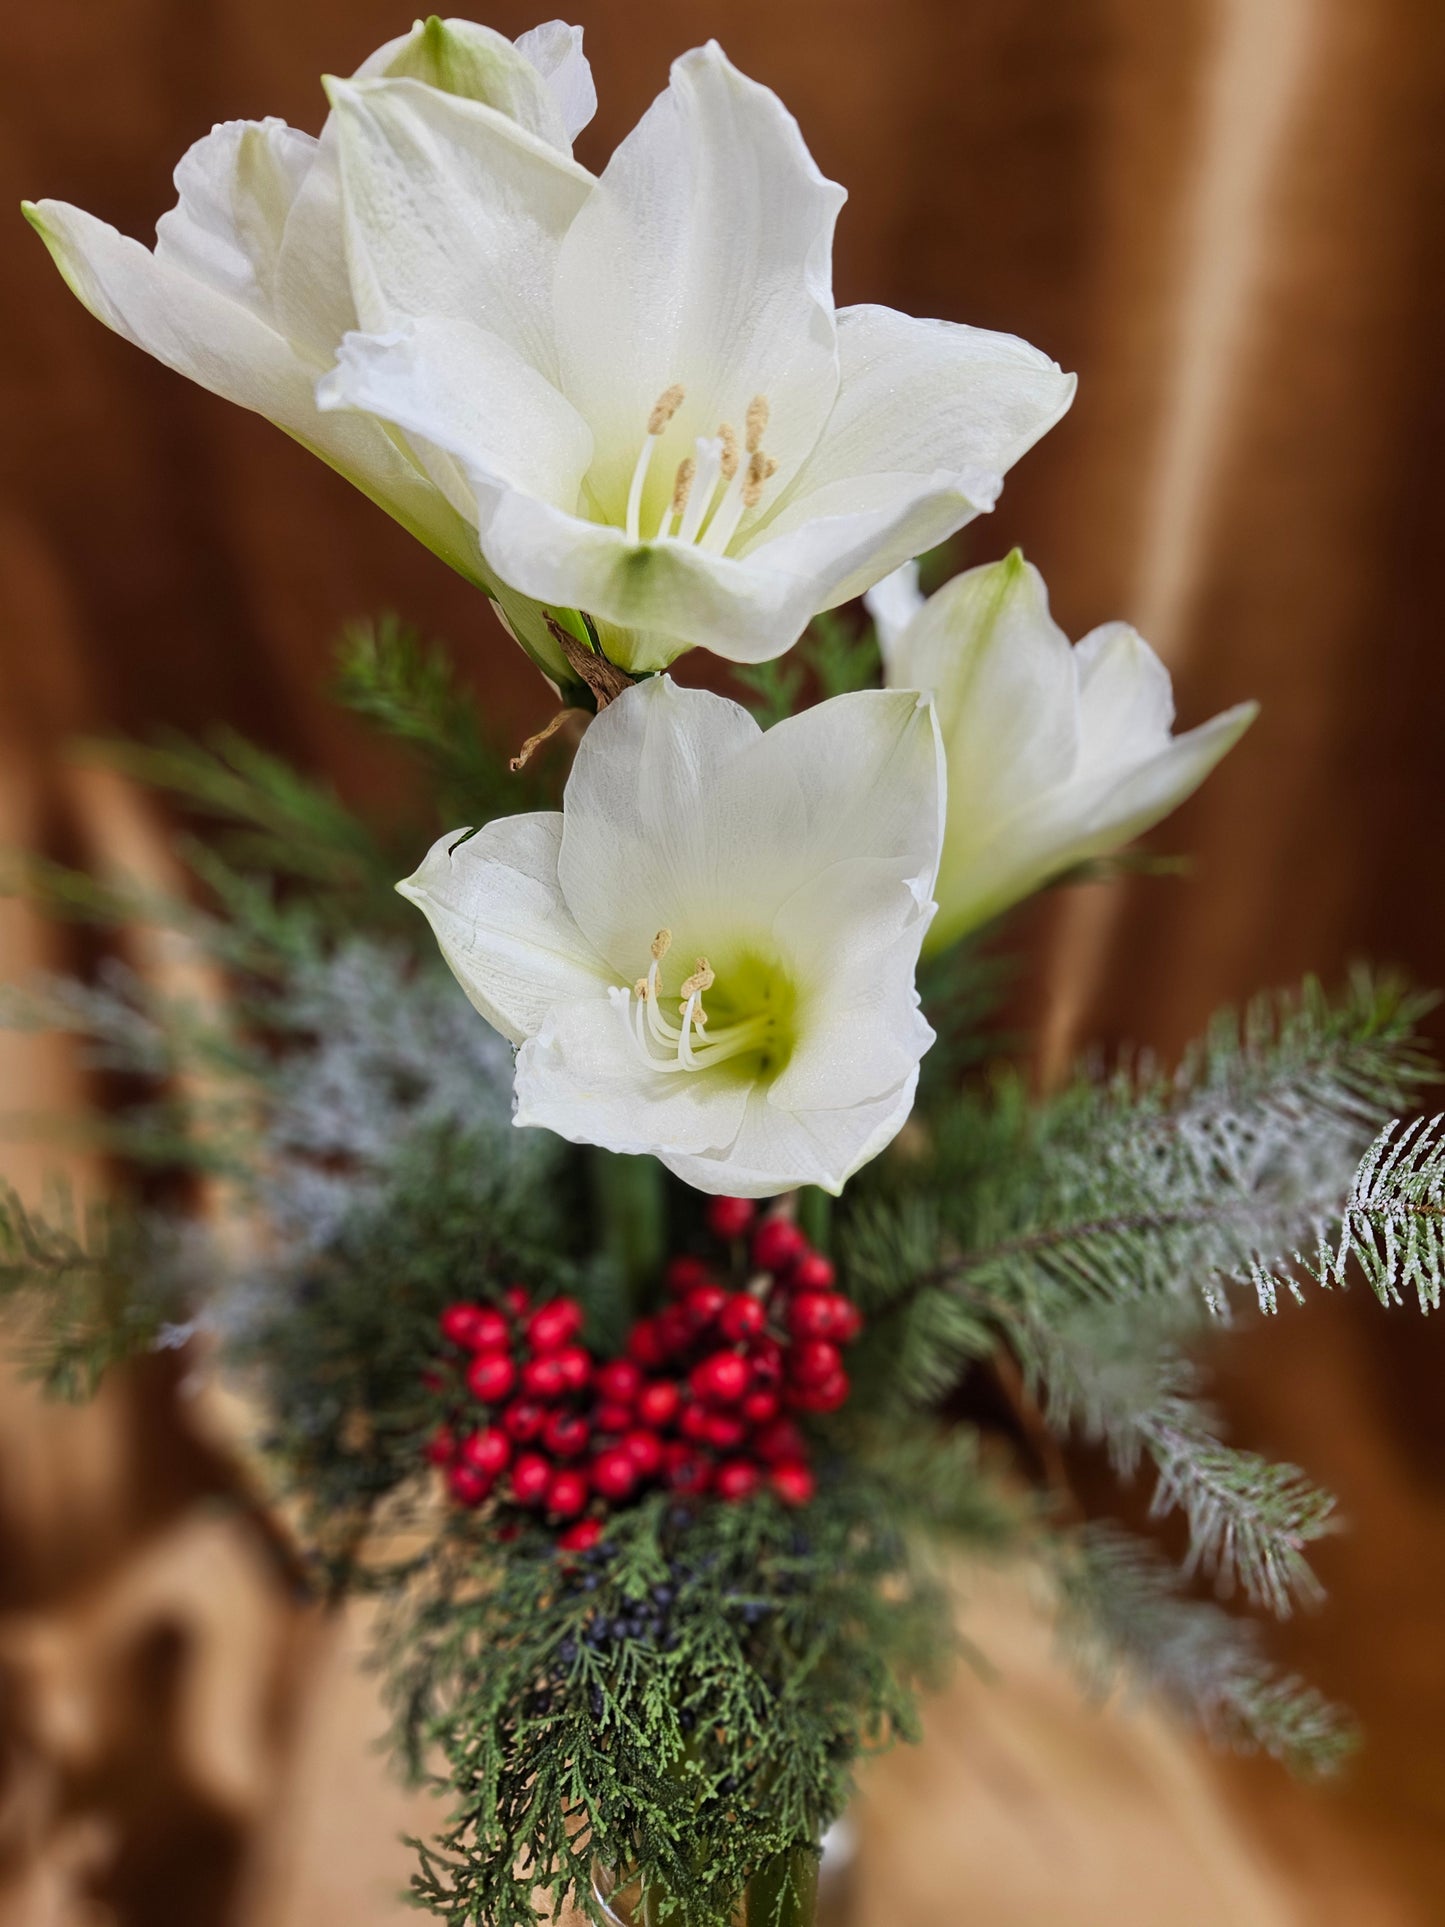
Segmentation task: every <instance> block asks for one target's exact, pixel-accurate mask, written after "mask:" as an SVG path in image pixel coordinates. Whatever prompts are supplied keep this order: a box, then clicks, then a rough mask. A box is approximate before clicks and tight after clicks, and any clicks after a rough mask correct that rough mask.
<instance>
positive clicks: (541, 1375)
mask: <svg viewBox="0 0 1445 1927" xmlns="http://www.w3.org/2000/svg"><path fill="white" fill-rule="evenodd" d="M566 1389H567V1387H566V1386H565V1384H564V1383H563V1381H562V1363H561V1360H560V1359H559V1358H558V1357H557V1355H556V1353H555V1352H549V1353H544V1354H543V1356H542V1357H541V1358H529V1359H528V1360H527V1362H526V1364H525V1365H524V1366H523V1367H522V1390H523V1391H524V1392H526V1393H527V1394H528V1395H529V1397H531V1398H540V1399H554V1398H560V1397H561V1396H562V1394H563V1392H565V1391H566Z"/></svg>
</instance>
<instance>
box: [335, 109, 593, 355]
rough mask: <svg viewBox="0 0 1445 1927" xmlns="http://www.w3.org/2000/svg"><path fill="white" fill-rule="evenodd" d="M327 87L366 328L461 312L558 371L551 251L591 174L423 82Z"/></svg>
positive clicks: (496, 117) (459, 316)
mask: <svg viewBox="0 0 1445 1927" xmlns="http://www.w3.org/2000/svg"><path fill="white" fill-rule="evenodd" d="M327 92H328V94H329V95H330V98H331V103H332V109H333V113H334V116H335V119H336V124H337V127H338V129H339V133H340V142H341V172H342V180H343V184H344V190H345V205H346V217H347V252H348V257H349V259H350V263H351V279H352V291H353V293H354V295H355V298H356V308H357V314H358V316H359V317H360V320H361V323H362V326H363V328H365V329H367V330H368V331H369V332H372V333H385V332H386V331H387V330H388V329H390V328H393V327H395V326H397V325H398V324H399V323H401V322H403V321H405V320H407V319H410V318H411V317H414V316H420V315H431V316H435V317H439V318H442V319H447V320H453V321H465V322H469V323H470V324H471V325H472V326H473V327H478V328H484V329H486V330H487V331H488V332H489V333H491V334H495V335H499V336H501V338H502V339H503V340H504V341H506V342H507V343H508V344H509V345H510V346H511V347H513V348H515V349H517V350H518V352H519V353H521V354H522V355H523V356H525V358H526V359H527V360H529V361H531V362H532V364H533V365H534V366H535V367H537V368H539V369H541V371H542V372H543V373H544V374H548V375H554V374H555V368H556V352H555V343H554V339H553V331H552V276H553V270H554V266H555V261H556V254H557V247H558V244H559V242H560V240H561V238H562V236H563V234H564V233H565V232H566V229H567V227H568V224H569V223H570V222H571V220H572V218H573V216H574V215H575V214H576V212H577V209H578V208H579V207H580V206H581V205H582V203H583V201H584V200H585V199H586V196H587V194H588V192H589V191H590V188H591V185H592V177H591V176H590V175H589V174H588V173H587V172H586V170H585V169H584V168H581V167H579V166H578V165H577V164H576V162H575V161H572V160H570V159H568V158H567V157H566V156H565V155H563V154H560V153H558V152H557V150H556V149H555V148H552V147H549V146H547V144H546V143H545V142H543V141H540V140H538V139H537V138H536V136H535V135H532V134H528V133H527V132H526V131H525V130H524V129H522V128H520V127H518V126H517V124H516V123H515V122H514V121H510V120H508V119H507V118H506V116H505V115H502V114H499V113H497V112H495V111H494V110H493V109H491V108H489V107H484V106H480V105H478V104H477V103H476V102H474V101H469V100H461V99H458V98H457V97H456V96H455V95H451V94H442V93H438V92H436V90H435V89H433V88H430V87H425V86H423V85H422V84H421V83H420V82H419V81H414V80H370V81H360V82H353V81H331V82H329V83H328V85H327Z"/></svg>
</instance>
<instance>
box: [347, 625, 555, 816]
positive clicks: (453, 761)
mask: <svg viewBox="0 0 1445 1927" xmlns="http://www.w3.org/2000/svg"><path fill="white" fill-rule="evenodd" d="M337 694H338V696H339V698H340V700H341V701H342V702H343V703H345V704H346V706H347V707H348V708H349V709H352V710H354V711H355V712H356V714H357V715H359V716H364V717H365V718H366V720H367V721H368V722H369V723H371V724H372V725H373V726H374V727H375V728H377V729H379V730H381V731H382V732H383V733H384V734H385V735H388V736H391V737H393V738H394V739H395V740H396V741H397V742H399V743H401V744H403V745H404V746H405V747H406V748H407V749H408V750H409V751H410V752H411V753H412V755H413V756H415V757H416V758H417V759H418V761H419V762H420V763H421V765H422V767H423V768H424V769H425V771H426V772H427V775H428V777H429V779H430V784H431V790H432V795H433V798H434V801H435V805H436V810H437V815H438V819H439V821H440V822H441V823H442V824H443V825H444V826H445V827H447V828H455V827H456V826H457V825H458V824H461V823H468V824H473V825H476V824H481V823H486V822H489V821H490V820H491V819H492V818H493V817H497V816H511V815H514V814H516V813H517V812H519V811H522V810H535V809H544V808H547V807H553V808H555V806H556V798H555V793H554V789H553V788H552V787H551V786H550V785H549V784H548V783H547V780H546V776H545V770H546V768H547V765H546V764H545V762H543V763H541V764H539V765H537V766H529V767H528V768H527V769H526V770H525V771H522V772H512V771H509V769H508V759H507V757H506V756H505V755H504V754H503V753H502V752H501V751H500V750H499V748H498V746H497V745H496V743H494V742H493V741H492V740H491V738H490V736H489V734H488V732H487V730H486V729H485V727H484V725H483V723H482V719H481V717H480V715H479V713H478V710H477V704H476V700H475V698H474V697H473V696H472V695H471V694H470V692H469V691H466V690H464V689H462V688H461V687H460V686H459V684H458V682H457V678H456V672H455V670H454V668H453V667H452V663H451V659H450V657H449V656H448V654H447V652H446V651H445V650H444V649H443V648H442V647H441V646H440V645H437V644H433V645H431V646H428V645H427V644H425V643H424V642H423V641H422V640H421V638H420V636H419V635H418V634H417V632H416V631H415V630H414V629H410V628H408V627H407V626H406V625H405V624H404V623H401V622H398V621H397V620H396V618H395V617H394V616H383V617H382V618H381V620H380V621H379V622H376V623H371V622H358V623H354V624H352V625H351V627H350V628H348V629H347V630H346V632H345V634H344V636H343V639H342V645H341V651H340V666H339V673H338V678H337ZM539 772H540V773H539Z"/></svg>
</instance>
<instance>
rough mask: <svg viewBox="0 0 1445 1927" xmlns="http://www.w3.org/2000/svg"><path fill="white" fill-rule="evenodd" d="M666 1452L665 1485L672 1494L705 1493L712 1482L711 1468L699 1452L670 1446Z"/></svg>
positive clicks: (678, 1446)
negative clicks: (666, 1484)
mask: <svg viewBox="0 0 1445 1927" xmlns="http://www.w3.org/2000/svg"><path fill="white" fill-rule="evenodd" d="M666 1451H667V1458H666V1464H667V1483H668V1487H669V1489H670V1490H671V1491H673V1492H682V1493H700V1492H706V1491H707V1489H708V1486H709V1484H710V1483H711V1481H712V1467H711V1466H710V1465H709V1464H708V1462H707V1459H706V1457H705V1456H704V1454H703V1453H701V1452H694V1451H692V1450H690V1449H689V1447H687V1446H685V1445H670V1446H668V1447H667V1448H666Z"/></svg>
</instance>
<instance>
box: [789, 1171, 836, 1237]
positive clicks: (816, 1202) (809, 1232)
mask: <svg viewBox="0 0 1445 1927" xmlns="http://www.w3.org/2000/svg"><path fill="white" fill-rule="evenodd" d="M832 1224H833V1200H832V1199H831V1198H830V1197H829V1196H828V1193H827V1192H826V1191H820V1190H819V1189H818V1187H817V1185H816V1184H805V1185H804V1186H803V1188H802V1189H801V1190H800V1191H799V1193H798V1227H799V1229H800V1230H801V1231H802V1232H803V1233H804V1235H805V1236H806V1237H807V1239H808V1241H809V1243H810V1244H814V1245H816V1246H817V1248H818V1250H819V1251H826V1250H827V1249H828V1233H829V1231H830V1230H831V1229H832Z"/></svg>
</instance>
